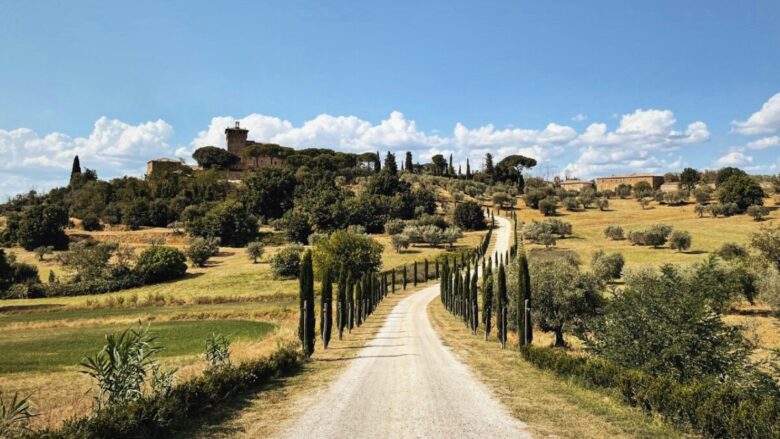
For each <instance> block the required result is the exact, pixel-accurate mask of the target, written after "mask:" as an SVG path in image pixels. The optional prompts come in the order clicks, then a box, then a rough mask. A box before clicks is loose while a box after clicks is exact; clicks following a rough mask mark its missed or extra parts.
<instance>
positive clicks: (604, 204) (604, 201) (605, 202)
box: [596, 196, 609, 212]
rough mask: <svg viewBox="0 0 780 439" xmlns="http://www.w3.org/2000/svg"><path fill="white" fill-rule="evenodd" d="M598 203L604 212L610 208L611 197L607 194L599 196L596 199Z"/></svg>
mask: <svg viewBox="0 0 780 439" xmlns="http://www.w3.org/2000/svg"><path fill="white" fill-rule="evenodd" d="M596 205H597V206H598V207H599V210H601V211H602V212H603V211H605V210H607V209H608V208H609V199H608V198H607V197H606V196H605V197H603V198H599V199H598V200H596Z"/></svg>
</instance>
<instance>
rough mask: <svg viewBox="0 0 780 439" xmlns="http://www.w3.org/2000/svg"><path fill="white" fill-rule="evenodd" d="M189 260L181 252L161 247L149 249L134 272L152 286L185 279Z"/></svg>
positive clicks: (139, 257)
mask: <svg viewBox="0 0 780 439" xmlns="http://www.w3.org/2000/svg"><path fill="white" fill-rule="evenodd" d="M186 261H187V258H186V257H185V256H184V253H182V252H181V251H180V250H177V249H175V248H171V247H163V246H160V245H157V246H153V247H149V248H147V249H146V250H144V251H143V252H141V254H140V255H139V256H138V260H137V261H136V263H135V267H133V270H134V271H135V272H136V273H138V274H139V275H140V276H141V277H142V278H143V279H144V283H146V284H152V283H158V282H165V281H169V280H174V279H179V278H182V277H184V273H186V272H187V264H186Z"/></svg>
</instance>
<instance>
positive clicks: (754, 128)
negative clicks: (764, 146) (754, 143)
mask: <svg viewBox="0 0 780 439" xmlns="http://www.w3.org/2000/svg"><path fill="white" fill-rule="evenodd" d="M731 127H732V128H731V130H732V131H735V132H737V133H740V134H745V135H755V134H769V133H775V132H777V131H779V130H780V93H777V94H776V95H774V96H772V97H771V98H769V100H768V101H766V102H764V105H762V106H761V109H760V110H758V111H756V112H755V113H753V114H752V115H750V117H749V118H748V119H747V120H746V121H743V122H740V121H736V120H735V121H733V122H731Z"/></svg>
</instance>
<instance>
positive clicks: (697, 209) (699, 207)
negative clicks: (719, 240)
mask: <svg viewBox="0 0 780 439" xmlns="http://www.w3.org/2000/svg"><path fill="white" fill-rule="evenodd" d="M693 211H694V212H695V213H696V214H697V215H699V218H702V217H704V213H705V212H706V211H707V207H706V206H704V205H702V204H697V205H696V206H694V207H693Z"/></svg>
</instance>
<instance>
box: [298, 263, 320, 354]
mask: <svg viewBox="0 0 780 439" xmlns="http://www.w3.org/2000/svg"><path fill="white" fill-rule="evenodd" d="M298 290H299V296H300V319H299V322H298V338H299V339H300V340H301V344H302V345H303V354H304V355H305V356H306V357H311V355H312V354H313V353H314V325H315V323H316V322H315V321H314V270H313V268H312V263H311V250H307V251H306V253H304V255H303V260H302V261H301V268H300V273H299V274H298Z"/></svg>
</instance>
